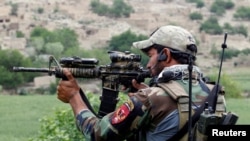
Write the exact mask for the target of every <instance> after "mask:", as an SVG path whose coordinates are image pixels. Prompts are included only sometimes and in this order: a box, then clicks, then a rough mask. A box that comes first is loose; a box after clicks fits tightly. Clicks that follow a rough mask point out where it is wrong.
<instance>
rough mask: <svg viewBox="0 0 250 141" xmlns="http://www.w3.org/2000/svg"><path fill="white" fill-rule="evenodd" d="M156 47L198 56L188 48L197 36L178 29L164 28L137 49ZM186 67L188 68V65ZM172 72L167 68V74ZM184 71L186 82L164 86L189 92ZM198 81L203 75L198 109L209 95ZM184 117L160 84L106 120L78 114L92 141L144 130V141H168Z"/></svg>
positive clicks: (196, 89) (196, 95) (195, 92)
mask: <svg viewBox="0 0 250 141" xmlns="http://www.w3.org/2000/svg"><path fill="white" fill-rule="evenodd" d="M154 44H159V45H163V46H165V47H171V48H173V49H176V50H179V51H181V52H185V53H190V54H192V55H195V54H193V52H190V51H189V50H188V49H187V45H190V44H195V40H194V38H193V36H192V35H191V34H190V33H189V32H188V31H186V30H184V29H183V28H181V27H178V26H163V27H161V28H159V29H158V30H157V31H156V32H154V33H153V35H151V36H150V38H149V39H147V40H144V41H139V42H135V43H133V46H134V47H136V48H139V49H142V50H143V49H145V48H148V47H150V46H152V45H154ZM173 67H175V66H173ZM185 68H186V69H187V66H185ZM169 69H170V68H166V70H165V69H164V70H163V72H165V71H168V70H169ZM181 71H182V72H181V75H180V76H178V78H182V79H173V80H168V81H164V82H163V83H164V84H166V85H170V84H171V83H172V82H173V81H174V82H177V83H178V85H180V86H181V87H182V88H183V91H185V92H186V93H188V87H189V84H188V83H187V82H188V80H187V79H186V81H184V79H183V75H184V74H183V72H184V71H183V70H181ZM176 72H177V73H178V74H180V73H179V72H180V71H179V72H178V70H175V71H174V73H176ZM197 72H198V71H197ZM160 78H162V73H161V74H160V75H159V76H158V80H160ZM198 79H200V75H199V77H195V78H194V80H195V83H194V84H193V85H192V100H193V103H196V104H197V105H196V106H198V105H199V104H200V103H201V102H202V101H203V100H204V99H205V98H206V96H207V93H206V92H205V91H203V90H202V88H201V87H200V85H198V83H197V82H198ZM158 80H157V81H158ZM159 82H160V81H159ZM170 91H171V89H170ZM180 117H181V115H180V114H179V110H178V105H177V101H176V100H174V99H173V98H172V97H171V96H170V95H169V93H168V92H167V91H166V90H164V89H162V88H161V87H158V86H157V84H156V85H154V86H152V87H149V88H146V89H141V90H139V91H138V92H137V93H135V95H134V96H132V97H130V99H128V101H127V102H125V103H124V104H123V105H122V106H120V108H118V109H117V110H116V111H114V112H112V113H110V114H108V115H106V116H104V117H103V118H102V119H98V118H97V117H95V116H94V114H93V113H91V112H90V111H88V110H84V111H82V112H80V113H79V114H78V115H77V126H78V128H79V130H80V131H81V132H82V133H83V134H84V135H85V138H86V139H87V140H92V141H101V140H105V141H119V140H124V139H126V138H127V137H129V136H130V135H132V134H133V133H137V131H140V134H141V135H142V137H143V139H141V140H148V141H165V140H167V139H169V138H170V137H171V136H173V135H174V134H175V133H176V132H177V131H178V130H179V129H180V122H179V120H180Z"/></svg>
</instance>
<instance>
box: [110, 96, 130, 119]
mask: <svg viewBox="0 0 250 141" xmlns="http://www.w3.org/2000/svg"><path fill="white" fill-rule="evenodd" d="M133 109H134V104H133V102H132V101H131V100H128V101H127V102H125V103H123V104H122V105H121V106H120V108H118V109H117V110H116V111H115V112H114V114H113V116H112V118H111V123H112V124H118V123H120V122H122V121H124V120H125V119H126V118H127V117H128V115H129V114H130V112H131V111H132V110H133Z"/></svg>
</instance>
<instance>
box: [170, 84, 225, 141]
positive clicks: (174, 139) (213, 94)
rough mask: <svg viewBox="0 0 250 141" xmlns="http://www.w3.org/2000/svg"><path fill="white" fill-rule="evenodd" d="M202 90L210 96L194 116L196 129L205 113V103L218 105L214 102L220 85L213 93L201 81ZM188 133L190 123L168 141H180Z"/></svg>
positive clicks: (193, 123)
mask: <svg viewBox="0 0 250 141" xmlns="http://www.w3.org/2000/svg"><path fill="white" fill-rule="evenodd" d="M200 85H201V88H202V89H203V90H204V91H206V92H207V93H208V94H209V95H208V97H207V98H206V100H205V101H204V102H203V104H202V105H201V106H200V107H198V108H197V109H196V111H195V113H194V115H193V116H192V127H194V125H195V123H196V122H197V121H198V120H199V118H200V114H201V113H202V112H203V111H204V107H205V103H206V102H208V103H209V105H210V104H211V103H212V104H216V103H214V102H213V100H214V97H215V96H217V92H216V89H217V88H216V87H217V85H218V84H216V85H215V86H214V87H213V89H212V91H210V90H209V88H208V87H207V86H206V85H205V84H204V82H202V81H201V83H200ZM220 88H221V87H218V89H219V90H220ZM187 131H188V121H187V122H186V123H185V125H184V126H183V127H182V128H181V129H180V130H179V131H178V132H177V133H176V134H175V135H174V136H172V137H171V138H170V139H169V140H168V141H178V140H180V139H181V138H182V137H183V136H184V135H185V134H186V133H187Z"/></svg>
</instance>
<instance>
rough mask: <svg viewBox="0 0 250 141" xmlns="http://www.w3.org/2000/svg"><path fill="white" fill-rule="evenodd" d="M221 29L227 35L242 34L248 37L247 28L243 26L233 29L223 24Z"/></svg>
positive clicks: (227, 24)
mask: <svg viewBox="0 0 250 141" xmlns="http://www.w3.org/2000/svg"><path fill="white" fill-rule="evenodd" d="M223 29H224V31H226V32H227V33H229V34H242V35H244V36H245V37H247V36H248V30H247V27H245V26H243V25H239V26H235V27H233V26H231V25H230V24H229V23H225V24H224V27H223Z"/></svg>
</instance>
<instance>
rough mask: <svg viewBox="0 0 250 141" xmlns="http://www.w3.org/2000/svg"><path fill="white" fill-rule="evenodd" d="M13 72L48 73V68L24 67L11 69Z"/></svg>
mask: <svg viewBox="0 0 250 141" xmlns="http://www.w3.org/2000/svg"><path fill="white" fill-rule="evenodd" d="M12 71H14V72H46V73H48V72H50V70H49V68H26V67H13V69H12Z"/></svg>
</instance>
